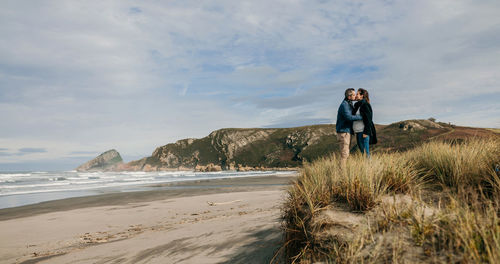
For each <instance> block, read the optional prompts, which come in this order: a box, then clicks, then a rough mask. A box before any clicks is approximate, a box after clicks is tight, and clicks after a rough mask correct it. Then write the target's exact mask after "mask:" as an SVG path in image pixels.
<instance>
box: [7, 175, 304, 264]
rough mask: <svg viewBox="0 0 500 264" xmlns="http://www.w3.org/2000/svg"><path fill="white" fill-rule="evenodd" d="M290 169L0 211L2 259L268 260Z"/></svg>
mask: <svg viewBox="0 0 500 264" xmlns="http://www.w3.org/2000/svg"><path fill="white" fill-rule="evenodd" d="M293 178H295V176H294V175H289V176H263V177H249V178H233V179H214V180H202V181H196V182H182V183H172V184H163V185H156V186H154V187H155V189H156V190H152V191H142V192H128V193H112V194H104V195H98V196H89V197H77V198H70V199H64V200H58V201H51V202H44V203H40V204H36V205H28V206H22V207H16V208H7V209H2V210H0V263H269V261H270V260H271V259H272V258H273V256H274V254H275V253H276V252H277V250H278V249H279V246H280V242H281V229H280V213H281V212H280V209H281V206H282V204H283V201H284V199H285V195H286V191H285V190H286V188H287V184H288V183H289V182H290V181H291V180H292V179H293Z"/></svg>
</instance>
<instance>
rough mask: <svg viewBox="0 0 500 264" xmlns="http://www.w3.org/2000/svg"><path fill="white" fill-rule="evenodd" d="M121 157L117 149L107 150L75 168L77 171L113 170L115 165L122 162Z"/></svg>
mask: <svg viewBox="0 0 500 264" xmlns="http://www.w3.org/2000/svg"><path fill="white" fill-rule="evenodd" d="M122 163H123V159H122V157H121V156H120V153H118V151H116V150H114V149H112V150H108V151H106V152H104V153H102V154H101V155H99V156H97V157H96V158H94V159H92V160H90V161H88V162H86V163H84V164H82V165H80V166H79V167H78V168H76V170H77V171H109V170H113V169H114V168H115V167H116V166H117V165H119V164H122Z"/></svg>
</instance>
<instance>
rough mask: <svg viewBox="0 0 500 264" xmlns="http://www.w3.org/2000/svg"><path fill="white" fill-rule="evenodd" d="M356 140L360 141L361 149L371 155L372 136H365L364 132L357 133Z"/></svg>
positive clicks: (368, 155)
mask: <svg viewBox="0 0 500 264" xmlns="http://www.w3.org/2000/svg"><path fill="white" fill-rule="evenodd" d="M356 140H357V142H358V147H359V150H361V153H365V154H366V156H367V157H370V136H368V135H367V136H366V137H365V138H364V137H363V133H356Z"/></svg>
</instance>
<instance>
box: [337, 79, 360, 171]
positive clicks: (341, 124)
mask: <svg viewBox="0 0 500 264" xmlns="http://www.w3.org/2000/svg"><path fill="white" fill-rule="evenodd" d="M344 96H345V97H344V101H342V103H341V104H340V107H339V110H338V112H337V124H336V126H335V127H336V129H337V140H338V142H339V147H340V161H341V164H342V166H343V165H345V163H346V161H347V157H349V148H350V144H351V134H354V133H353V129H352V122H353V121H356V120H363V118H362V117H361V116H360V115H353V114H352V110H353V106H352V101H353V100H354V99H355V98H356V92H355V91H354V88H348V89H347V90H345V93H344Z"/></svg>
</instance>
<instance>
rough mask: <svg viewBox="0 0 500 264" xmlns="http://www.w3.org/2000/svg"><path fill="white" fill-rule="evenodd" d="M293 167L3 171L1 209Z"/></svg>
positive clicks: (276, 172)
mask: <svg viewBox="0 0 500 264" xmlns="http://www.w3.org/2000/svg"><path fill="white" fill-rule="evenodd" d="M290 173H293V172H290V171H249V172H236V171H220V172H193V171H169V172H165V171H160V172H142V171H140V172H77V171H35V172H0V209H3V208H9V207H16V206H22V205H28V204H35V203H39V202H44V201H50V200H58V199H64V198H71V197H80V196H89V195H97V194H103V193H110V192H130V191H144V190H151V189H153V185H155V184H160V183H170V182H179V181H193V180H207V179H221V178H237V177H255V176H267V175H285V174H290Z"/></svg>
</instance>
